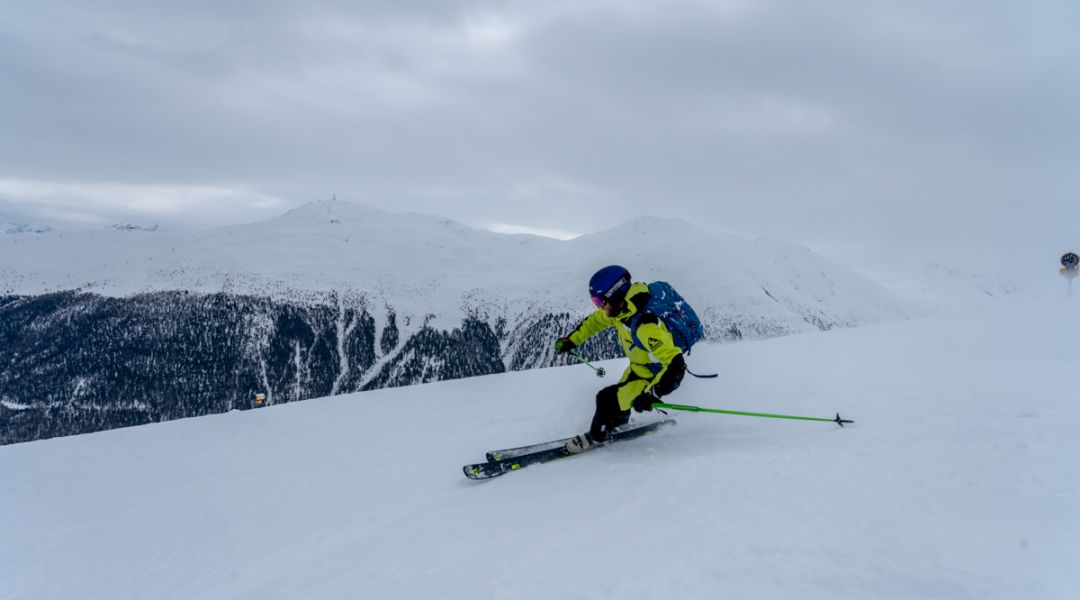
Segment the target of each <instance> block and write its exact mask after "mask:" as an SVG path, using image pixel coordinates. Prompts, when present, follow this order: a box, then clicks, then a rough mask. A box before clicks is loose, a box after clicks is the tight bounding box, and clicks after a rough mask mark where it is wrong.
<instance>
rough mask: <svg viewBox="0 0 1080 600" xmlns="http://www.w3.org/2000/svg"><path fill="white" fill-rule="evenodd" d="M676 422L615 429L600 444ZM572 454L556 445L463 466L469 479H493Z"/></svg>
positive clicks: (621, 439) (637, 435)
mask: <svg viewBox="0 0 1080 600" xmlns="http://www.w3.org/2000/svg"><path fill="white" fill-rule="evenodd" d="M674 424H675V420H674V419H665V420H663V421H656V422H654V423H648V424H646V425H642V426H640V427H633V428H630V429H623V430H621V431H615V432H614V433H612V434H611V435H610V436H609V437H608V439H607V440H606V441H605V442H604V443H603V444H600V446H606V445H608V444H613V443H615V442H624V441H627V440H632V439H636V438H639V437H641V436H643V435H648V434H650V433H652V432H654V431H656V430H657V429H660V428H661V427H664V426H665V425H674ZM567 439H569V438H567ZM553 443H555V442H545V443H544V444H536V445H539V446H544V445H551V444H553ZM564 444H565V442H564ZM600 446H597V448H598V447H600ZM527 447H528V446H522V448H527ZM594 449H595V448H594ZM508 450H514V449H508ZM570 456H574V455H573V454H570V453H568V452H567V451H566V449H565V448H564V447H563V446H555V447H552V448H546V449H543V450H538V451H535V452H531V453H528V454H522V455H518V456H515V457H513V458H503V459H502V460H495V461H488V462H482V463H477V464H475V465H465V466H464V467H462V471H463V472H464V473H465V476H466V477H468V478H469V479H491V478H492V477H498V476H500V475H505V474H506V473H509V472H510V471H517V470H519V469H523V468H525V467H527V466H529V465H535V464H539V463H545V462H549V461H553V460H558V459H560V458H568V457H570Z"/></svg>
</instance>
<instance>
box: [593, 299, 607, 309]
mask: <svg viewBox="0 0 1080 600" xmlns="http://www.w3.org/2000/svg"><path fill="white" fill-rule="evenodd" d="M605 302H607V300H604V299H603V298H601V297H600V296H593V297H592V303H593V304H595V305H596V308H603V307H604V303H605Z"/></svg>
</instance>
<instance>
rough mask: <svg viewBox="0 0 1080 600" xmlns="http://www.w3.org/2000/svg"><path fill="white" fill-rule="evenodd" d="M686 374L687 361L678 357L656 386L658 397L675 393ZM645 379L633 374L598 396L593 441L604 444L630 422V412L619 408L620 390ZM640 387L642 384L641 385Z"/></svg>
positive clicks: (593, 423) (680, 356)
mask: <svg viewBox="0 0 1080 600" xmlns="http://www.w3.org/2000/svg"><path fill="white" fill-rule="evenodd" d="M685 374H686V361H685V360H684V359H683V357H682V355H681V354H679V355H676V356H675V358H674V359H673V360H672V361H671V364H670V365H668V370H667V372H666V373H664V376H663V377H661V378H660V381H659V382H657V384H656V386H655V387H654V388H653V389H655V390H656V394H657V396H666V395H668V394H670V393H671V392H674V391H675V390H676V389H677V388H678V387H679V384H681V383H682V380H683V376H684V375H685ZM643 379H644V378H643V377H640V376H638V375H637V374H635V373H633V372H631V373H630V375H629V377H627V378H626V379H624V380H623V381H620V382H619V383H616V384H615V385H609V386H607V387H606V388H604V389H602V390H600V391H599V392H597V394H596V412H595V413H593V419H592V425H591V426H590V427H589V435H590V436H591V437H592V439H593V441H597V442H602V441H604V440H606V439H607V436H608V434H609V433H611V430H613V429H615V428H616V427H618V426H620V425H625V424H626V423H627V422H629V421H630V410H629V409H628V410H622V408H621V407H620V406H619V389H620V388H622V387H624V386H626V385H628V384H631V383H633V382H640V381H642V380H643ZM639 385H640V384H639Z"/></svg>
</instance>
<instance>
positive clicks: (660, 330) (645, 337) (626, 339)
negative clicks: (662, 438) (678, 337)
mask: <svg viewBox="0 0 1080 600" xmlns="http://www.w3.org/2000/svg"><path fill="white" fill-rule="evenodd" d="M649 297H650V296H649V286H647V285H645V284H644V283H640V282H638V283H635V284H633V285H631V286H630V290H629V291H628V292H627V293H626V309H625V310H623V311H622V312H621V313H619V314H618V315H616V316H615V317H614V318H611V317H608V316H607V315H606V314H604V310H603V309H597V310H596V312H594V313H593V314H592V315H590V316H589V317H588V318H587V319H585V320H584V321H582V322H581V325H578V327H577V329H575V330H574V332H573V333H571V334H570V335H569V336H568V337H569V338H570V341H572V342H574V343H575V344H576V345H578V346H581V344H582V343H584V342H585V340H587V339H589V338H591V337H592V336H594V335H596V334H597V333H600V332H601V331H603V330H605V329H607V328H608V327H614V328H615V331H616V332H617V333H618V335H619V343H620V344H622V348H623V352H625V353H626V357H627V358H629V359H630V368H628V369H627V371H626V373H623V376H622V378H621V379H620V382H625V381H627V380H628V379H629V378H630V376H631V374H633V375H635V376H636V377H634V379H640V380H645V381H647V382H648V383H647V385H645V386H644V387H643V388H642V389H641V390H640V391H642V392H645V391H648V390H650V389H652V387H653V386H654V385H656V384H657V383H659V381H660V379H661V378H662V377H663V376H664V373H667V369H668V366H669V365H671V361H672V360H673V359H674V358H675V357H676V356H678V355H680V354H682V349H681V348H679V347H678V346H676V345H675V342H674V340H672V338H671V333H670V332H669V331H668V330H667V326H665V325H664V322H663V321H661V320H660V319H659V318H657V317H656V316H655V315H651V314H645V315H642V317H641V319H639V320H638V324H637V337H638V340H640V341H641V344H642V345H643V346H645V348H642V347H641V346H638V345H636V344H634V337H633V335H632V332H631V330H630V327H631V324H632V323H633V318H634V316H635V315H636V314H637V313H638V311H640V310H641V309H642V308H644V307H645V305H646V304H648V302H649ZM626 408H628V407H624V409H626Z"/></svg>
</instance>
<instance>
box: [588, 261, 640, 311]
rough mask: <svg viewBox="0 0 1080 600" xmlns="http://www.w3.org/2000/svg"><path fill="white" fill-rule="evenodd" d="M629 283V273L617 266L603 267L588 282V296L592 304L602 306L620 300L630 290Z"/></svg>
mask: <svg viewBox="0 0 1080 600" xmlns="http://www.w3.org/2000/svg"><path fill="white" fill-rule="evenodd" d="M630 283H631V281H630V271H627V270H626V269H625V268H623V267H620V266H619V265H611V266H608V267H604V268H603V269H600V270H599V271H597V272H596V273H595V274H594V275H593V276H592V279H590V280H589V295H591V296H592V301H593V304H595V305H597V306H603V305H604V303H605V302H610V301H612V300H618V299H622V297H623V296H625V295H626V292H627V291H629V290H630Z"/></svg>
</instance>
